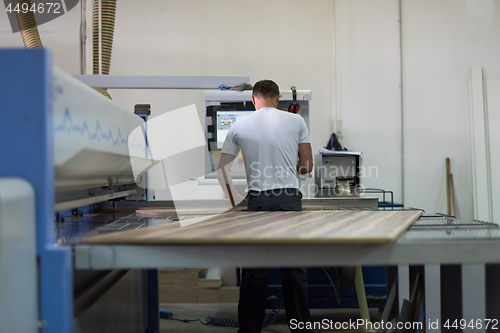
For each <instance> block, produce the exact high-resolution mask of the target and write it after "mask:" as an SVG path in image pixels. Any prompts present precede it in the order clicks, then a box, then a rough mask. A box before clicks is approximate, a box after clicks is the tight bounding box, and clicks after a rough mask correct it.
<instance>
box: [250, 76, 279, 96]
mask: <svg viewBox="0 0 500 333" xmlns="http://www.w3.org/2000/svg"><path fill="white" fill-rule="evenodd" d="M259 94H260V95H262V97H264V98H274V97H277V96H279V94H280V88H279V87H278V85H277V84H276V83H275V82H274V81H272V80H261V81H259V82H257V83H256V84H255V85H254V86H253V91H252V96H255V97H258V95H259Z"/></svg>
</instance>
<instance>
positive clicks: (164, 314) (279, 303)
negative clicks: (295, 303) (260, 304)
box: [160, 297, 283, 328]
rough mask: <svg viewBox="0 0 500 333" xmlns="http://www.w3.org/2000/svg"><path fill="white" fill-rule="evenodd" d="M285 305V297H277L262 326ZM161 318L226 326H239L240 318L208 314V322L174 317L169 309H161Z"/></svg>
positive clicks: (271, 320) (273, 317)
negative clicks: (217, 316) (218, 316)
mask: <svg viewBox="0 0 500 333" xmlns="http://www.w3.org/2000/svg"><path fill="white" fill-rule="evenodd" d="M282 307H283V297H279V298H277V299H276V301H275V302H274V304H273V308H272V309H271V313H270V314H269V315H268V316H267V317H266V318H265V319H264V322H263V323H262V328H266V327H268V326H269V325H271V324H272V323H274V321H275V320H276V318H277V317H278V314H279V313H280V310H281V308H282ZM160 318H163V319H168V320H177V321H182V322H184V323H190V322H194V321H199V322H200V323H202V324H203V325H213V326H224V327H239V326H240V325H239V323H238V319H231V318H216V317H212V316H207V318H206V319H205V320H206V322H205V323H204V322H202V321H201V320H200V319H179V318H174V314H173V313H172V312H168V311H160Z"/></svg>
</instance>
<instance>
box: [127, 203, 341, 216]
mask: <svg viewBox="0 0 500 333" xmlns="http://www.w3.org/2000/svg"><path fill="white" fill-rule="evenodd" d="M336 209H338V207H336V206H316V205H314V206H313V205H302V210H303V211H311V210H336ZM246 210H247V206H245V205H243V206H237V207H234V208H232V209H230V211H231V212H242V211H246ZM225 211H227V208H224V207H213V208H209V207H205V208H201V207H200V208H178V209H176V208H156V209H148V208H140V209H137V210H136V211H135V213H136V214H137V215H138V216H145V217H168V216H172V215H195V214H221V213H224V212H225Z"/></svg>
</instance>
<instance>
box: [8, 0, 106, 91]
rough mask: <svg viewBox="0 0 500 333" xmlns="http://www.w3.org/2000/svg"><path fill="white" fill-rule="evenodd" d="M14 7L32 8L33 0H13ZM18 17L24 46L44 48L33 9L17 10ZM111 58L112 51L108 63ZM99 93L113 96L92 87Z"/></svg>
mask: <svg viewBox="0 0 500 333" xmlns="http://www.w3.org/2000/svg"><path fill="white" fill-rule="evenodd" d="M13 3H14V7H16V6H19V8H22V5H23V4H24V3H26V4H27V5H28V8H31V0H13ZM115 8H116V1H115ZM16 18H17V23H18V24H19V30H20V31H21V37H22V38H23V42H24V46H26V48H28V49H35V48H43V44H42V40H41V38H40V33H39V32H38V27H37V25H36V20H35V15H34V14H33V12H32V11H29V10H28V11H26V12H25V13H23V11H21V10H20V11H16ZM112 21H113V22H114V16H113V18H112ZM112 39H113V36H111V40H112ZM110 60H111V51H110V57H109V60H108V63H109V62H110ZM108 74H109V66H108ZM92 88H94V89H95V90H96V91H98V92H99V93H101V94H103V95H104V96H106V97H108V98H109V99H111V96H109V94H108V92H107V91H106V90H105V89H102V88H98V87H92Z"/></svg>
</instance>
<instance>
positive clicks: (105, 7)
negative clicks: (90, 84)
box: [92, 0, 116, 98]
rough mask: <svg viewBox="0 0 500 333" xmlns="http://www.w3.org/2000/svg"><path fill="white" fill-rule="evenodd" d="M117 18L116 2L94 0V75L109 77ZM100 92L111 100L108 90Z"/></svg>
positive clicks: (113, 0) (112, 0)
mask: <svg viewBox="0 0 500 333" xmlns="http://www.w3.org/2000/svg"><path fill="white" fill-rule="evenodd" d="M99 16H100V17H99ZM115 16H116V0H94V2H93V4H92V48H93V50H92V55H93V57H92V63H93V66H92V67H93V73H94V75H99V74H104V75H109V67H110V65H111V51H112V48H113V34H114V30H115ZM99 38H100V40H99ZM99 60H100V61H99ZM99 67H100V68H99ZM98 91H99V92H100V93H101V94H106V95H107V96H108V97H109V98H111V97H110V96H109V94H108V92H107V91H106V89H100V90H98Z"/></svg>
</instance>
